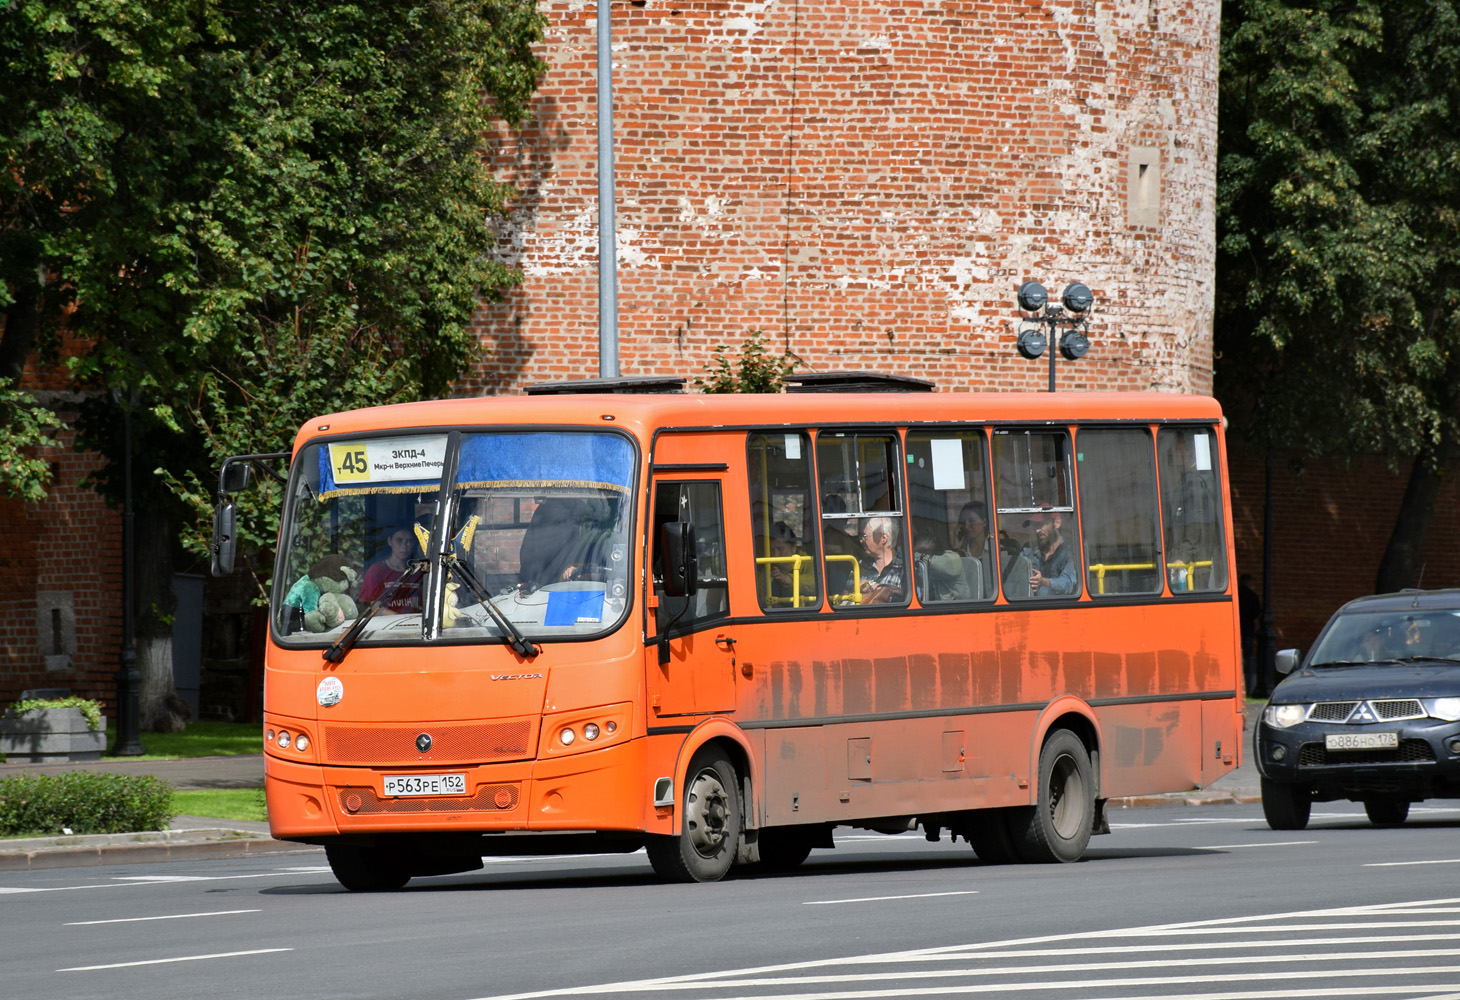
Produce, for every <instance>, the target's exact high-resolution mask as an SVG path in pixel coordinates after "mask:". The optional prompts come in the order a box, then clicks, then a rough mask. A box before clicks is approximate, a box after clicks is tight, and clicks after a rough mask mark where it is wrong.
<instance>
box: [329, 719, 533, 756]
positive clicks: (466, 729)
mask: <svg viewBox="0 0 1460 1000" xmlns="http://www.w3.org/2000/svg"><path fill="white" fill-rule="evenodd" d="M422 733H429V734H430V736H431V749H430V752H429V753H425V754H423V753H421V752H419V751H418V750H417V749H416V737H418V736H420V735H421V734H422ZM531 736H532V723H531V722H530V721H529V720H527V719H520V720H518V721H515V722H490V723H429V722H423V723H420V724H418V725H414V726H326V727H325V730H324V746H323V747H322V748H321V750H322V753H321V756H322V757H323V759H324V762H325V763H327V764H369V765H371V766H374V767H386V766H389V765H391V764H421V763H424V762H426V761H430V762H431V763H433V764H451V763H463V764H466V763H485V762H487V761H494V760H522V759H523V758H525V757H529V756H531V754H529V752H528V740H529V739H530V738H531Z"/></svg>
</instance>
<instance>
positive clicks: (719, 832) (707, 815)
mask: <svg viewBox="0 0 1460 1000" xmlns="http://www.w3.org/2000/svg"><path fill="white" fill-rule="evenodd" d="M679 801H680V810H679V814H680V821H679V823H680V826H679V834H678V835H677V836H669V837H650V838H649V842H648V843H647V844H646V845H645V846H646V848H647V849H648V852H649V863H650V864H651V865H653V866H654V871H656V872H658V873H659V877H660V878H662V879H664V880H665V881H666V882H718V881H719V880H720V879H722V878H724V877H725V874H726V872H728V871H730V866H731V865H733V864H734V863H735V855H736V854H737V853H738V852H739V850H740V831H741V812H740V783H739V778H738V777H737V775H736V773H735V766H734V765H733V764H731V763H730V760H729V758H727V757H726V756H725V754H724V753H723V752H722V751H721V750H719V749H718V748H716V747H705V748H704V749H702V750H700V752H699V753H697V754H695V755H694V759H693V760H691V761H690V762H689V771H688V772H687V773H686V774H685V779H684V794H683V795H682V796H681V797H680V800H679Z"/></svg>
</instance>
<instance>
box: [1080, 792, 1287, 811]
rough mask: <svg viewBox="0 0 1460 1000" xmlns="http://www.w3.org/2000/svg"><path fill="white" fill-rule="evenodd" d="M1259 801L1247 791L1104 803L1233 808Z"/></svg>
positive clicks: (1141, 797) (1140, 797) (1134, 806)
mask: <svg viewBox="0 0 1460 1000" xmlns="http://www.w3.org/2000/svg"><path fill="white" fill-rule="evenodd" d="M1261 801H1262V795H1261V794H1259V793H1258V792H1249V791H1240V792H1212V791H1205V792H1177V793H1175V794H1165V795H1128V796H1125V797H1124V798H1119V799H1109V800H1107V802H1106V807H1107V808H1115V809H1137V808H1142V809H1144V808H1150V807H1151V806H1228V805H1232V806H1235V805H1244V804H1250V803H1253V802H1261Z"/></svg>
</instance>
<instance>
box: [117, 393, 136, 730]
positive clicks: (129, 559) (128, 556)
mask: <svg viewBox="0 0 1460 1000" xmlns="http://www.w3.org/2000/svg"><path fill="white" fill-rule="evenodd" d="M134 545H135V542H134V540H133V514H132V406H131V400H130V399H129V400H128V401H127V402H126V403H125V404H124V405H123V406H122V655H121V664H120V666H118V668H117V744H116V748H115V749H114V750H113V751H112V752H113V753H114V754H116V755H117V756H118V757H136V756H138V755H140V754H141V753H142V744H141V743H140V742H138V739H137V731H138V730H139V729H140V728H141V726H140V721H141V720H140V718H139V716H140V713H139V711H138V704H137V702H138V697H139V695H140V693H141V692H140V688H141V686H142V674H141V672H140V671H138V669H137V647H136V644H135V642H134V640H133V635H132V632H133V628H132V612H133V608H132V605H133V604H134V603H135V602H136V592H135V590H134V582H133V576H132V566H133V562H134Z"/></svg>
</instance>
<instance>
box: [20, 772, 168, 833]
mask: <svg viewBox="0 0 1460 1000" xmlns="http://www.w3.org/2000/svg"><path fill="white" fill-rule="evenodd" d="M174 815H176V814H175V813H174V812H173V808H172V785H171V784H169V783H168V782H166V781H163V780H162V779H160V778H157V777H154V776H152V775H150V774H144V775H124V774H102V773H90V772H85V771H76V772H72V773H68V774H22V775H18V776H16V777H13V778H4V779H0V836H16V835H19V834H57V833H62V832H63V831H65V830H68V829H69V830H70V831H71V832H72V833H75V834H83V833H136V832H141V831H144V830H165V829H166V828H167V825H168V823H170V822H172V817H173V816H174Z"/></svg>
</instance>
